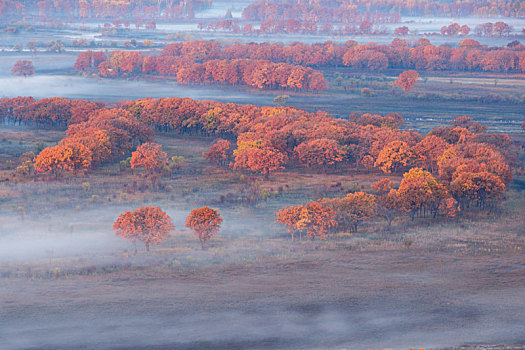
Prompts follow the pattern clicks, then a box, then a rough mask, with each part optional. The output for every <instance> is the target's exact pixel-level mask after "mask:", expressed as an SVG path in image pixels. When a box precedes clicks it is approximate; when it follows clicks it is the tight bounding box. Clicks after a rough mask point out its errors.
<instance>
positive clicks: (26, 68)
mask: <svg viewBox="0 0 525 350" xmlns="http://www.w3.org/2000/svg"><path fill="white" fill-rule="evenodd" d="M11 74H13V75H23V76H24V77H27V76H28V75H33V74H35V67H33V62H31V61H26V60H20V61H16V63H15V65H14V66H13V69H11Z"/></svg>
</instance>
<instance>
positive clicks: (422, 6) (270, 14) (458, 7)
mask: <svg viewBox="0 0 525 350" xmlns="http://www.w3.org/2000/svg"><path fill="white" fill-rule="evenodd" d="M361 13H370V14H372V15H377V16H381V17H385V18H390V17H391V16H393V17H394V18H396V17H399V15H400V14H401V15H404V16H446V17H464V16H472V15H474V16H480V17H489V16H494V17H495V16H505V17H523V16H524V15H525V9H524V8H523V6H522V5H521V1H520V0H510V1H495V0H467V1H456V2H453V1H438V0H415V1H403V0H383V1H370V0H333V1H327V2H325V1H323V2H320V1H317V0H307V1H304V0H290V1H285V2H284V1H276V0H273V1H258V2H256V3H254V4H252V5H250V6H248V7H246V8H245V9H244V11H243V17H244V18H246V19H249V20H254V21H255V20H259V21H264V20H265V19H268V18H278V19H284V20H286V19H289V18H294V17H299V18H300V19H303V20H311V19H316V20H320V21H326V22H336V21H350V20H351V19H353V18H356V17H357V18H359V16H360V14H361Z"/></svg>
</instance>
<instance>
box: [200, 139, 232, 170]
mask: <svg viewBox="0 0 525 350" xmlns="http://www.w3.org/2000/svg"><path fill="white" fill-rule="evenodd" d="M202 156H203V157H204V158H206V159H208V160H209V161H210V162H213V163H217V164H221V165H225V164H228V163H229V161H230V158H231V156H232V144H231V142H230V141H228V140H222V139H219V140H217V141H215V143H214V144H213V145H211V146H210V149H209V150H208V152H204V153H202Z"/></svg>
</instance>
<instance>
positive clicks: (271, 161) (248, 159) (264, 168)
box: [233, 146, 287, 177]
mask: <svg viewBox="0 0 525 350" xmlns="http://www.w3.org/2000/svg"><path fill="white" fill-rule="evenodd" d="M234 154H235V164H234V166H233V168H234V169H246V170H250V171H252V172H254V173H261V174H263V175H264V176H265V177H268V176H269V175H270V174H271V173H273V172H275V171H277V170H280V169H284V166H283V164H285V163H286V160H287V157H286V155H285V154H283V153H281V152H279V151H278V150H276V149H275V148H272V147H265V146H262V147H247V148H240V149H239V148H238V149H237V150H236V151H235V152H234Z"/></svg>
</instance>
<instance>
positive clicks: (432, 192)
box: [397, 168, 457, 220]
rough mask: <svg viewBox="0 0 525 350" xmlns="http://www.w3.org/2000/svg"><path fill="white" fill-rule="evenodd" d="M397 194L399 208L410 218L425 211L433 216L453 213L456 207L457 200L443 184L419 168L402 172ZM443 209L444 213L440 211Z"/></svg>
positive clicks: (451, 214)
mask: <svg viewBox="0 0 525 350" xmlns="http://www.w3.org/2000/svg"><path fill="white" fill-rule="evenodd" d="M397 194H398V196H399V204H400V206H401V208H403V210H405V211H406V212H407V213H408V214H409V215H410V217H411V218H412V220H414V217H415V216H416V214H419V215H423V216H424V215H425V213H426V211H428V212H429V213H431V214H432V215H433V217H436V216H437V215H438V214H444V215H447V216H454V215H455V211H454V209H455V208H457V202H455V201H454V200H453V198H452V196H451V195H450V193H449V192H448V190H447V189H446V188H445V186H443V185H442V184H440V183H438V182H437V181H436V179H435V178H434V177H433V176H432V174H430V173H429V172H428V171H425V170H423V169H421V168H412V169H410V171H409V172H408V173H405V174H403V180H402V181H401V184H400V185H399V189H398V190H397ZM454 202H455V203H456V205H455V206H454V204H453V203H454ZM443 209H445V213H442V212H441V211H442V210H443Z"/></svg>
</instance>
